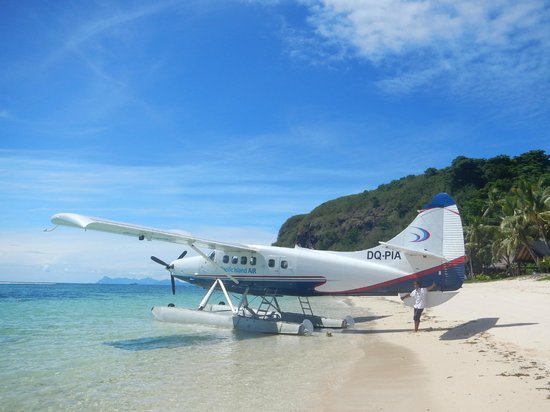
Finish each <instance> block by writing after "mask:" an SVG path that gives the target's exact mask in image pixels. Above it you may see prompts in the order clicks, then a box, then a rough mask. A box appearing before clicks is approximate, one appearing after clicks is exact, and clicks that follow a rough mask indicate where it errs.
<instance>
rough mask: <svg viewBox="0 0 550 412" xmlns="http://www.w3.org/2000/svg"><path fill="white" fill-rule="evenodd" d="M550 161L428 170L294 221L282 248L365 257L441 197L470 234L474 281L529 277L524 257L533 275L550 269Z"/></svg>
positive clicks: (527, 156) (529, 158)
mask: <svg viewBox="0 0 550 412" xmlns="http://www.w3.org/2000/svg"><path fill="white" fill-rule="evenodd" d="M549 186H550V158H549V156H548V155H547V154H546V153H545V152H544V151H543V150H533V151H530V152H526V153H524V154H522V155H520V156H517V157H513V158H511V157H509V156H504V155H501V156H497V157H494V158H491V159H473V158H467V157H464V156H459V157H457V158H456V159H455V160H453V162H452V164H451V166H449V167H446V168H444V169H435V168H429V169H427V170H426V171H425V172H424V173H423V174H421V175H417V176H415V175H410V176H407V177H404V178H401V179H399V180H394V181H392V182H391V183H388V184H383V185H380V186H379V187H378V188H377V189H375V190H371V191H365V192H363V193H359V194H355V195H350V196H345V197H341V198H339V199H335V200H332V201H329V202H326V203H323V204H322V205H320V206H318V207H317V208H315V209H314V210H313V211H311V212H310V213H308V214H304V215H298V216H294V217H291V218H290V219H288V220H287V221H286V222H285V223H284V224H283V226H282V227H281V229H280V231H279V236H278V238H277V242H276V243H275V245H277V246H288V247H292V246H294V245H295V244H298V245H300V246H302V247H309V248H314V249H325V250H361V249H366V248H369V247H373V246H375V245H377V244H378V241H379V240H389V239H391V238H392V237H393V236H395V235H396V234H397V233H399V232H400V231H401V230H402V229H403V227H405V226H406V225H408V224H409V223H410V221H412V219H413V218H414V216H415V215H416V213H417V210H418V209H421V208H422V205H423V204H425V203H427V202H428V201H429V200H430V199H431V198H432V196H433V195H434V194H436V193H438V192H447V193H449V194H450V195H451V196H453V198H454V199H455V201H456V202H457V204H458V205H459V208H460V210H461V215H462V219H463V224H464V230H465V243H466V255H467V258H468V270H469V272H470V274H471V275H472V276H473V274H481V273H483V274H485V275H486V276H489V277H490V276H491V274H492V273H498V272H504V273H506V274H519V273H525V271H526V270H528V269H529V268H528V267H527V266H526V265H525V264H522V263H521V262H519V261H518V260H517V259H516V258H517V256H518V251H519V250H521V249H523V250H524V251H527V253H528V254H529V256H530V257H531V259H532V260H531V261H532V262H535V265H536V266H535V269H534V270H548V269H550V260H549V261H548V263H546V260H544V261H539V260H538V256H537V255H536V253H535V251H534V249H533V247H532V244H533V241H535V240H542V241H543V242H547V241H548V240H550V239H549V238H550V188H549Z"/></svg>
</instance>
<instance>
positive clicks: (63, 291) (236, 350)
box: [0, 284, 356, 411]
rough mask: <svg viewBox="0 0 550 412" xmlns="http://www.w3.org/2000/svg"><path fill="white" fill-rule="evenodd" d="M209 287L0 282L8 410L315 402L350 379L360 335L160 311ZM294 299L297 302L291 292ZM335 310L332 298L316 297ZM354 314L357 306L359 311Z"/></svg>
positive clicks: (194, 301) (291, 406)
mask: <svg viewBox="0 0 550 412" xmlns="http://www.w3.org/2000/svg"><path fill="white" fill-rule="evenodd" d="M203 294H204V291H203V290H201V289H198V288H195V287H191V286H190V287H180V288H179V289H178V294H177V295H176V296H172V295H171V294H170V291H169V287H165V286H140V285H128V286H126V285H82V284H49V285H28V284H27V285H0V348H1V349H0V350H1V352H0V399H1V402H0V410H5V411H17V410H52V411H58V410H80V411H82V410H105V411H107V410H109V411H110V410H124V411H126V410H139V411H142V410H205V409H216V410H230V409H235V408H245V409H251V408H261V409H263V410H281V411H282V410H308V409H310V408H314V407H313V405H314V404H315V399H316V398H317V395H318V392H319V391H325V390H333V389H335V388H337V387H338V385H341V384H342V383H343V380H344V378H345V374H346V371H347V369H349V367H350V365H351V364H353V356H350V354H351V353H352V352H353V350H354V349H355V346H354V343H353V340H354V339H356V338H354V337H350V336H349V335H348V336H347V337H345V338H344V335H340V334H335V335H334V336H333V337H332V338H327V337H326V336H325V334H324V333H318V334H315V335H314V336H312V337H296V336H278V335H277V336H274V335H261V334H247V333H242V332H236V331H232V330H228V329H224V328H216V327H207V326H196V325H179V324H170V323H163V322H158V321H156V320H154V318H153V317H152V315H151V313H150V308H151V307H152V306H154V305H165V304H167V303H169V302H174V303H175V304H176V305H178V306H186V307H196V306H198V303H199V302H200V299H201V297H202V295H203ZM289 299H290V298H288V299H287V302H286V303H288V304H289V305H290V306H292V305H293V304H294V300H289ZM312 304H313V306H314V308H315V307H316V308H321V309H322V310H323V313H324V314H326V311H329V314H331V315H332V316H340V315H341V316H344V315H346V314H349V313H352V310H351V308H349V307H347V306H346V305H345V304H344V303H343V302H341V301H340V300H336V299H331V298H328V299H326V298H325V299H316V300H312ZM352 314H353V313H352Z"/></svg>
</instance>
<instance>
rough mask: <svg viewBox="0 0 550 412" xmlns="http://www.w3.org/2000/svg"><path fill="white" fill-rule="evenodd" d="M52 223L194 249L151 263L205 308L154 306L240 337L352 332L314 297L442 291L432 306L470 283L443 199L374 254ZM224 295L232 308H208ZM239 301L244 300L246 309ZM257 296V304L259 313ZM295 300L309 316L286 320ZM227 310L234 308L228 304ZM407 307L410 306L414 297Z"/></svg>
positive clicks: (458, 227) (167, 316) (79, 218)
mask: <svg viewBox="0 0 550 412" xmlns="http://www.w3.org/2000/svg"><path fill="white" fill-rule="evenodd" d="M51 221H52V223H53V224H55V225H56V227H57V225H64V226H69V227H74V228H79V229H84V230H95V231H101V232H108V233H113V234H117V235H126V236H132V237H135V238H137V239H139V240H140V241H143V240H148V241H151V240H156V241H163V242H173V243H176V244H182V245H186V246H187V247H188V248H190V249H192V250H193V251H195V252H196V255H195V256H186V255H187V251H184V252H183V253H182V254H181V255H180V256H179V257H178V258H177V259H175V260H173V261H171V262H169V263H167V262H165V261H163V260H161V259H159V258H157V257H156V256H151V259H152V260H153V261H155V262H156V263H159V264H161V265H163V266H164V267H165V268H166V270H168V272H169V273H170V277H171V281H172V282H171V283H172V293H174V294H175V287H176V283H175V279H179V280H182V281H184V282H188V283H190V284H193V285H197V286H199V287H201V288H204V289H205V290H207V292H206V294H205V295H204V298H203V299H202V301H201V302H200V304H199V306H198V308H195V309H189V308H182V307H176V306H174V305H173V304H170V305H168V306H155V307H153V308H152V312H153V315H154V316H155V318H157V319H158V320H160V321H165V322H180V323H199V324H207V325H215V326H227V327H230V328H234V329H239V330H247V331H255V332H265V333H281V334H297V335H304V334H306V335H307V334H311V333H312V332H313V330H314V329H315V328H351V327H353V325H354V320H353V318H352V317H351V316H347V317H346V318H345V319H330V318H327V317H322V316H317V315H314V313H313V310H312V308H311V304H310V302H309V297H312V296H396V295H398V296H400V295H402V294H405V293H407V292H410V291H411V290H412V289H413V282H414V281H415V280H418V281H420V282H421V283H422V284H425V285H433V284H435V285H436V286H437V288H436V290H433V291H430V292H428V298H427V306H428V307H431V306H436V305H439V304H442V303H444V302H446V301H447V300H449V299H450V298H452V297H453V296H455V295H456V294H457V293H458V290H459V289H460V288H461V287H462V283H463V281H464V237H463V230H462V222H461V218H460V213H459V210H458V208H457V206H456V204H455V202H454V200H453V199H452V198H451V196H449V195H448V194H447V193H439V194H437V195H435V196H434V197H433V198H432V199H431V201H430V202H429V203H427V204H426V205H424V207H423V208H422V210H420V211H419V212H418V214H417V216H416V218H415V219H414V220H413V221H412V222H411V223H410V224H409V226H407V227H406V228H405V229H404V230H403V231H402V232H401V233H399V234H397V235H396V236H395V237H393V238H392V239H390V240H388V241H385V242H379V244H378V245H377V246H376V247H373V248H370V249H367V250H360V251H351V252H337V251H326V250H314V249H308V248H303V247H299V246H295V247H294V248H287V247H276V246H262V245H248V244H240V243H231V242H221V241H216V240H207V239H202V238H199V237H194V236H191V235H187V234H182V233H180V232H172V231H167V230H161V229H155V228H148V227H143V226H137V225H134V224H128V223H122V222H116V221H111V220H105V219H101V218H96V217H89V216H83V215H79V214H74V213H59V214H56V215H54V216H53V217H52V218H51ZM216 289H220V290H221V292H223V295H224V297H225V300H226V301H222V302H219V303H218V304H210V303H209V301H210V299H211V297H212V295H213V293H214V291H215V290H216ZM231 294H233V296H235V295H240V300H239V302H235V303H234V302H233V299H231ZM249 296H254V297H259V298H260V304H259V305H257V307H252V305H251V304H250V303H249ZM281 296H296V297H298V300H299V302H300V306H301V312H302V313H299V312H298V311H297V312H285V311H283V310H282V309H281V306H280V304H279V301H278V300H277V298H278V297H281ZM226 302H227V303H226ZM405 304H408V305H410V306H412V302H411V298H408V299H405Z"/></svg>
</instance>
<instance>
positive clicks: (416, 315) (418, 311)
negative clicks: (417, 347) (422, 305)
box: [413, 308, 424, 322]
mask: <svg viewBox="0 0 550 412" xmlns="http://www.w3.org/2000/svg"><path fill="white" fill-rule="evenodd" d="M423 311H424V309H417V308H414V316H413V319H414V320H415V321H417V322H420V315H422V312H423Z"/></svg>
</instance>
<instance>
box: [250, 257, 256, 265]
mask: <svg viewBox="0 0 550 412" xmlns="http://www.w3.org/2000/svg"><path fill="white" fill-rule="evenodd" d="M250 264H251V265H252V266H255V265H256V256H252V257H251V258H250Z"/></svg>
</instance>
